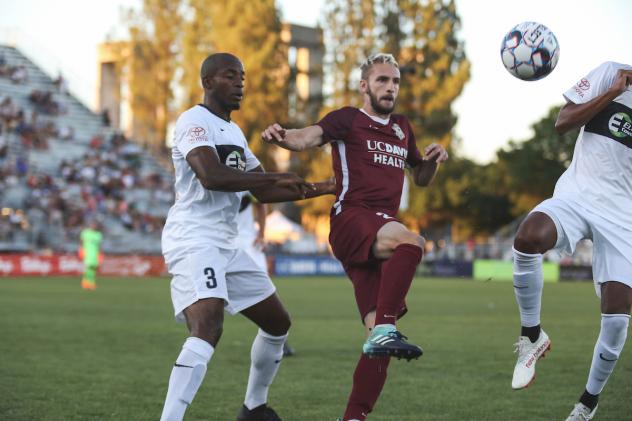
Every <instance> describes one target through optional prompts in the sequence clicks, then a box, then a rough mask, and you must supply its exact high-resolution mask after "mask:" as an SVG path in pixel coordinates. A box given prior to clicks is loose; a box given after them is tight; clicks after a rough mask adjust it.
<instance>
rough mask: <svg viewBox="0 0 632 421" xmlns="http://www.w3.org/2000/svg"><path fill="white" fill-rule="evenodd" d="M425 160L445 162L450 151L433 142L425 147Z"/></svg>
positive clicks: (438, 162)
mask: <svg viewBox="0 0 632 421" xmlns="http://www.w3.org/2000/svg"><path fill="white" fill-rule="evenodd" d="M423 159H424V161H434V162H436V163H437V164H440V163H442V162H445V161H446V160H447V159H448V151H446V150H445V148H444V147H443V146H441V145H440V144H438V143H432V144H430V145H428V146H426V149H424V156H423Z"/></svg>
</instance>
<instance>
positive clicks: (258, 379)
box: [244, 329, 287, 409]
mask: <svg viewBox="0 0 632 421" xmlns="http://www.w3.org/2000/svg"><path fill="white" fill-rule="evenodd" d="M286 339H287V334H286V335H283V336H272V335H269V334H267V333H266V332H264V331H263V330H261V329H259V332H258V333H257V336H256V338H255V340H254V342H253V343H252V349H251V351H250V358H251V360H252V364H251V365H250V376H249V377H248V389H247V390H246V399H245V401H244V405H246V407H247V408H248V409H254V408H256V407H258V406H260V405H263V404H264V403H267V401H268V389H269V387H270V384H271V383H272V380H274V376H275V375H276V372H277V370H278V369H279V363H280V362H281V359H282V358H283V344H284V343H285V340H286Z"/></svg>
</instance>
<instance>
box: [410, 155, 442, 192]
mask: <svg viewBox="0 0 632 421" xmlns="http://www.w3.org/2000/svg"><path fill="white" fill-rule="evenodd" d="M438 169H439V163H437V162H436V161H423V162H422V163H421V164H419V165H417V166H416V167H415V168H413V180H414V181H415V184H416V185H418V186H421V187H426V186H428V185H429V184H430V183H432V180H434V177H435V175H436V174H437V170H438Z"/></svg>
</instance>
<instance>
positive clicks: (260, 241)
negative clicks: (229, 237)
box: [252, 235, 266, 251]
mask: <svg viewBox="0 0 632 421" xmlns="http://www.w3.org/2000/svg"><path fill="white" fill-rule="evenodd" d="M252 245H253V246H254V247H255V248H256V249H257V250H261V251H263V250H264V249H265V247H266V241H265V239H264V238H263V235H257V238H255V241H253V242H252Z"/></svg>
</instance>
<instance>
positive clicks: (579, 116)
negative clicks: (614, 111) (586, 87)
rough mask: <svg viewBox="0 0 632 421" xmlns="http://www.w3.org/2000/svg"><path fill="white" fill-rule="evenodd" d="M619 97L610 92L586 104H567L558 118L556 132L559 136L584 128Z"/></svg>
mask: <svg viewBox="0 0 632 421" xmlns="http://www.w3.org/2000/svg"><path fill="white" fill-rule="evenodd" d="M617 96H618V94H617V95H615V94H614V93H612V92H610V91H608V92H606V93H604V94H602V95H600V96H598V97H596V98H594V99H592V100H590V101H588V102H586V103H585V104H575V103H573V102H567V103H566V104H565V105H564V106H563V107H562V109H561V110H560V114H559V115H558V116H557V121H556V122H555V131H557V132H558V133H559V134H564V133H566V132H569V131H571V130H573V129H578V128H580V127H582V126H583V125H585V124H586V123H588V122H589V121H590V120H591V119H592V118H593V117H594V116H596V115H597V114H598V113H599V112H600V111H601V110H603V109H604V108H606V106H607V105H608V104H610V103H611V102H612V100H613V99H615V98H616V97H617Z"/></svg>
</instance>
